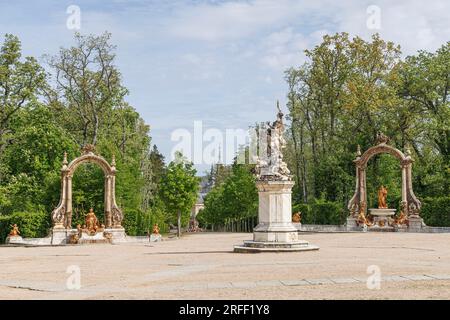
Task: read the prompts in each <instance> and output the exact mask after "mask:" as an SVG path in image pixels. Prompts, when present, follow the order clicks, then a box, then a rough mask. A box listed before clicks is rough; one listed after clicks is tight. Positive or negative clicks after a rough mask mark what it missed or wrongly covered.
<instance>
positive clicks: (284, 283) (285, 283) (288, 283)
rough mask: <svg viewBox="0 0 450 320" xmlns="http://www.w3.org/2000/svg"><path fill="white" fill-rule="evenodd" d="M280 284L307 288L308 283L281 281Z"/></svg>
mask: <svg viewBox="0 0 450 320" xmlns="http://www.w3.org/2000/svg"><path fill="white" fill-rule="evenodd" d="M281 283H282V284H283V285H285V286H307V285H310V283H309V282H308V281H306V280H281Z"/></svg>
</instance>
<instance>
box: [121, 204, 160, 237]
mask: <svg viewBox="0 0 450 320" xmlns="http://www.w3.org/2000/svg"><path fill="white" fill-rule="evenodd" d="M156 223H157V224H158V227H159V232H160V233H166V232H168V231H169V226H168V224H167V222H166V214H165V212H164V211H163V210H162V209H161V208H158V207H154V208H151V209H149V210H148V211H146V212H143V211H141V210H131V209H128V210H127V211H126V212H125V213H124V219H123V221H122V226H123V227H124V228H125V232H126V234H127V235H129V236H145V235H147V233H148V232H150V233H151V232H152V231H153V226H154V225H155V224H156Z"/></svg>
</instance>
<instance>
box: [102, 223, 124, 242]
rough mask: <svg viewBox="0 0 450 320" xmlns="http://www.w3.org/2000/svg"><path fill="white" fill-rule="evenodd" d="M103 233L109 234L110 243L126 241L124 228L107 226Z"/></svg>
mask: <svg viewBox="0 0 450 320" xmlns="http://www.w3.org/2000/svg"><path fill="white" fill-rule="evenodd" d="M105 233H110V234H111V240H112V243H120V242H126V241H127V239H126V238H127V235H126V233H125V229H124V228H122V227H121V228H108V229H105Z"/></svg>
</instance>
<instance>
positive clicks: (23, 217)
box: [0, 212, 51, 243]
mask: <svg viewBox="0 0 450 320" xmlns="http://www.w3.org/2000/svg"><path fill="white" fill-rule="evenodd" d="M13 224H17V226H18V227H19V232H20V235H21V236H22V237H24V238H42V237H46V236H48V235H49V230H50V227H51V222H50V214H48V213H47V212H15V213H12V214H10V215H0V243H4V242H5V240H6V237H7V236H8V234H9V232H10V231H11V228H12V225H13Z"/></svg>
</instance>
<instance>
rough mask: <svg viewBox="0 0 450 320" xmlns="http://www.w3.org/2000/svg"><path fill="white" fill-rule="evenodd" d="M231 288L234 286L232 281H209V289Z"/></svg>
mask: <svg viewBox="0 0 450 320" xmlns="http://www.w3.org/2000/svg"><path fill="white" fill-rule="evenodd" d="M231 288H233V285H232V284H231V282H213V283H208V289H231Z"/></svg>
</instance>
